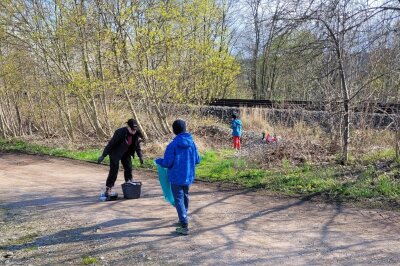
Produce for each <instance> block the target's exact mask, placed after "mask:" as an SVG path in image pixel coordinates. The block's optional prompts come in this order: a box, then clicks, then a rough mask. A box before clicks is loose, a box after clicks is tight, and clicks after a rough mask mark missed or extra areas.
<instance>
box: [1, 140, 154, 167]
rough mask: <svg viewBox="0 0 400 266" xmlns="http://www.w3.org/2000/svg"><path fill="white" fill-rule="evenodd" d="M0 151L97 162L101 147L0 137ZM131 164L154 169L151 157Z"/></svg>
mask: <svg viewBox="0 0 400 266" xmlns="http://www.w3.org/2000/svg"><path fill="white" fill-rule="evenodd" d="M0 151H14V152H24V153H30V154H43V155H50V156H57V157H63V158H70V159H75V160H81V161H87V162H97V159H98V157H99V156H100V155H101V153H102V152H103V150H102V149H91V150H68V149H64V148H51V147H45V146H41V145H37V144H30V143H27V142H24V141H22V140H16V139H13V140H9V141H8V140H4V139H0ZM104 163H105V164H109V157H108V156H107V157H106V158H105V160H104ZM133 165H134V167H136V168H145V169H154V168H155V167H154V163H153V160H151V159H145V160H144V164H143V165H141V164H140V162H139V160H133Z"/></svg>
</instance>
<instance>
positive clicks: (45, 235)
mask: <svg viewBox="0 0 400 266" xmlns="http://www.w3.org/2000/svg"><path fill="white" fill-rule="evenodd" d="M107 172H108V168H107V167H106V166H103V165H95V164H89V163H83V162H77V161H73V160H63V159H57V158H50V157H44V156H32V155H21V154H0V182H1V184H3V185H2V186H1V187H0V234H1V236H2V237H1V239H0V246H1V249H0V264H9V265H68V264H70V265H77V264H82V263H83V262H84V261H83V257H85V256H88V257H90V258H95V259H96V260H97V263H96V264H97V265H246V264H252V265H365V264H369V265H400V234H399V233H400V219H399V218H400V213H398V212H390V211H381V210H365V209H357V208H352V207H346V206H342V205H341V204H339V203H337V204H328V203H321V202H320V201H317V200H314V199H313V198H312V197H309V198H307V199H302V200H301V199H294V198H285V197H274V196H270V195H267V193H265V192H260V191H258V192H254V191H246V190H237V189H227V188H218V187H217V186H216V185H213V184H207V183H196V184H195V185H194V186H193V187H192V188H191V203H190V204H191V205H190V226H191V234H190V235H189V236H178V235H176V234H175V233H174V230H175V228H173V227H172V224H173V223H174V222H175V221H176V219H177V218H176V213H175V209H173V208H172V207H171V206H169V205H168V204H167V203H166V202H165V201H164V200H163V197H162V194H161V189H160V187H159V184H158V180H157V179H156V175H155V173H154V172H150V171H140V172H139V171H135V172H134V176H135V178H136V179H138V180H141V181H142V182H143V188H142V197H141V198H140V199H137V200H118V201H114V202H99V199H98V196H99V192H100V187H101V186H102V184H103V183H104V181H105V178H106V176H107ZM122 179H123V177H122V172H120V174H119V178H118V180H117V188H116V190H117V191H118V192H119V193H121V194H122V192H121V188H120V183H121V182H122V181H121V180H122Z"/></svg>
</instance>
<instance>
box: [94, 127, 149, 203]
mask: <svg viewBox="0 0 400 266" xmlns="http://www.w3.org/2000/svg"><path fill="white" fill-rule="evenodd" d="M126 123H127V126H126V127H122V128H119V129H117V130H116V131H115V133H114V135H113V137H112V138H111V140H110V141H109V142H108V144H107V146H106V147H105V148H104V151H103V153H102V155H101V156H100V157H99V159H98V160H97V162H98V163H101V162H102V161H103V160H104V158H105V157H106V156H107V155H108V156H110V172H109V174H108V177H107V181H106V192H105V194H106V197H109V196H110V193H111V189H112V188H113V187H114V184H115V181H116V180H117V175H118V170H119V161H121V163H122V166H123V167H124V177H125V182H132V160H131V156H132V157H133V158H135V153H136V154H137V156H138V157H139V160H140V163H141V164H143V153H142V149H141V148H140V142H141V141H142V139H143V135H142V133H141V132H140V130H139V129H138V124H137V122H136V120H134V119H129V120H128V122H126Z"/></svg>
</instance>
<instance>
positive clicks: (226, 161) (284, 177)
mask: <svg viewBox="0 0 400 266" xmlns="http://www.w3.org/2000/svg"><path fill="white" fill-rule="evenodd" d="M340 171H341V170H340V168H339V167H337V166H335V165H332V166H327V167H320V166H319V167H318V166H312V165H309V164H305V165H304V166H302V167H295V166H291V165H290V162H289V161H287V160H283V161H282V167H281V169H274V170H262V169H257V168H256V167H255V166H252V167H249V166H248V165H247V163H246V162H245V161H243V160H242V159H237V158H235V156H233V155H232V153H229V152H228V153H227V152H215V151H208V152H206V153H205V154H203V156H202V162H201V164H200V166H199V167H198V169H197V176H198V177H199V178H200V179H202V180H207V181H223V182H233V183H236V184H239V185H242V186H244V187H248V188H266V189H269V190H272V191H280V192H283V193H285V194H288V195H304V194H313V193H318V194H323V195H326V196H329V197H331V198H340V199H346V198H348V199H363V198H376V199H395V200H399V199H400V182H399V181H398V180H396V179H395V178H393V177H392V176H389V175H387V174H380V175H378V174H377V172H376V170H375V168H374V167H373V166H372V165H370V166H369V167H367V168H366V169H365V170H364V171H363V172H362V173H361V174H360V175H359V177H358V178H351V179H349V178H346V177H345V176H344V177H342V178H339V177H338V176H340V175H341V174H340ZM343 175H344V174H343Z"/></svg>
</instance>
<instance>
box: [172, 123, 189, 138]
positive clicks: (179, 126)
mask: <svg viewBox="0 0 400 266" xmlns="http://www.w3.org/2000/svg"><path fill="white" fill-rule="evenodd" d="M172 130H173V131H174V133H175V135H178V134H181V133H183V132H186V122H185V121H183V120H181V119H178V120H175V121H174V123H173V124H172Z"/></svg>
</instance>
